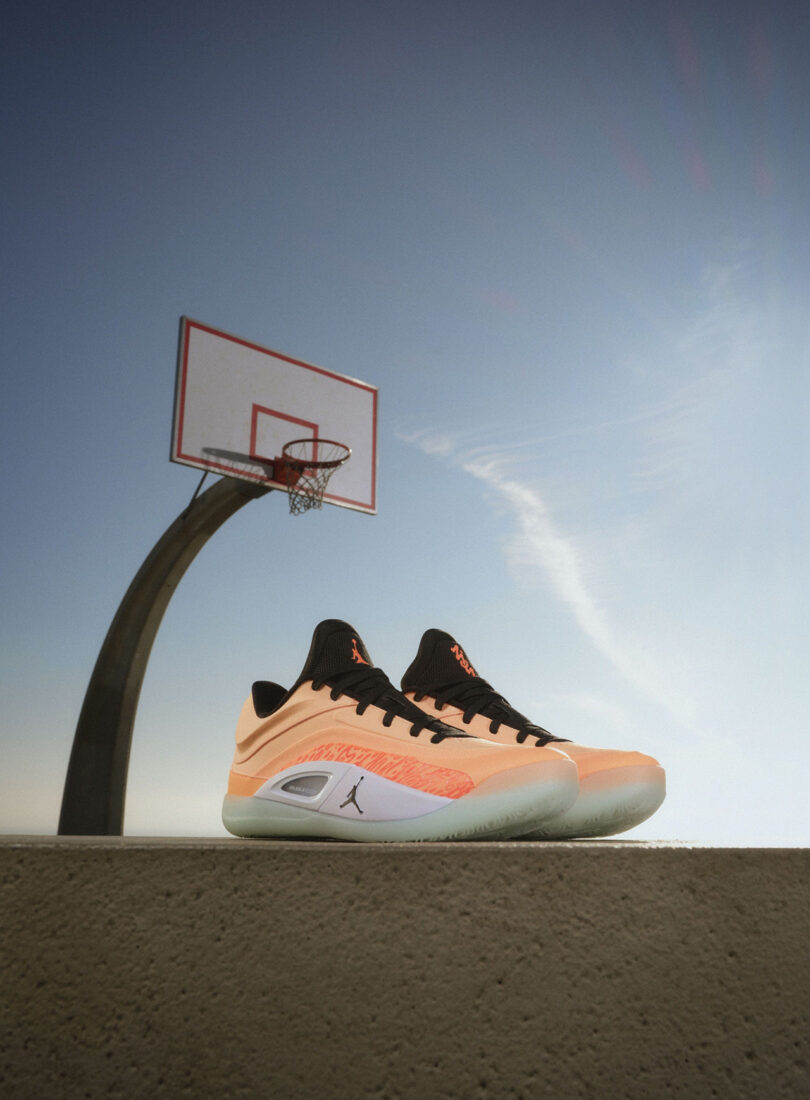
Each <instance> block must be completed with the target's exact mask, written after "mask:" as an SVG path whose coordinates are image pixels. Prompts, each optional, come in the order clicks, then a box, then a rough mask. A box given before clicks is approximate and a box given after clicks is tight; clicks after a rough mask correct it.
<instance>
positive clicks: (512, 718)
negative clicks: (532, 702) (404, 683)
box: [414, 676, 566, 745]
mask: <svg viewBox="0 0 810 1100" xmlns="http://www.w3.org/2000/svg"><path fill="white" fill-rule="evenodd" d="M426 695H430V696H431V697H432V698H434V699H435V700H436V705H437V706H438V707H442V706H444V705H445V703H450V704H452V705H453V706H457V707H461V708H462V709H463V712H464V713H463V719H464V721H465V722H470V721H472V719H473V717H474V716H475V715H476V714H483V715H484V717H485V718H489V719H490V723H489V732H490V733H497V732H498V730H499V729H500V728H501V726H502V725H506V726H509V727H510V728H512V729H516V730H517V731H518V732H517V735H516V737H515V741H516V742H517V743H518V744H520V745H522V744H523V743H524V742H525V741H526V740H527V739H528V738H530V737H533V738H535V745H547V744H549V742H550V741H565V740H566V739H565V738H564V737H555V735H554V734H553V733H549V731H548V730H546V729H543V727H542V726H538V725H536V724H535V723H534V722H530V721H529V719H528V718H526V716H525V715H523V714H521V713H520V712H519V711H517V710H515V708H514V707H513V706H512V705H511V704H510V703H508V702H507V700H506V699H504V697H503V696H502V695H499V694H498V692H497V691H496V690H495V689H494V688H493V687H492V685H491V684H489V683H487V681H486V680H483V679H482V678H481V677H480V676H473V677H471V678H470V679H469V680H465V681H463V682H462V683H459V682H458V681H457V680H455V681H453V682H452V683H449V684H448V683H437V684H422V685H420V687H419V689H418V690H417V691H416V692H415V693H414V699H415V700H416V702H419V700H420V699H424V698H425V696H426Z"/></svg>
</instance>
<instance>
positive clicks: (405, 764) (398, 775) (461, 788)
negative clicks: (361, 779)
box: [287, 742, 473, 798]
mask: <svg viewBox="0 0 810 1100" xmlns="http://www.w3.org/2000/svg"><path fill="white" fill-rule="evenodd" d="M309 760H335V761H339V762H341V763H345V764H356V765H357V767H358V768H365V769H366V771H370V772H375V773H376V774H377V775H381V776H382V777H383V779H392V780H393V781H394V782H395V783H402V785H403V786H405V787H413V788H414V789H415V790H417V791H425V792H426V793H427V794H437V795H440V796H441V797H443V798H461V796H462V795H464V794H467V793H468V791H471V790H472V787H473V781H472V779H470V777H469V776H468V775H467V774H466V772H460V771H456V770H455V769H453V768H437V767H435V766H434V765H433V764H421V763H420V762H419V761H418V760H413V759H411V758H410V757H408V756H398V755H397V754H396V753H392V752H375V751H374V750H372V749H364V748H361V747H360V746H359V745H346V744H343V743H341V742H332V743H331V744H328V745H317V746H316V747H315V748H314V749H311V750H310V751H309V752H308V753H306V754H305V755H304V756H299V757H298V758H297V759H296V760H294V761H293V762H292V765H287V766H288V767H290V766H294V765H295V764H304V763H306V762H307V761H309Z"/></svg>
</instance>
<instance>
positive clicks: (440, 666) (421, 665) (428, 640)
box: [402, 628, 478, 691]
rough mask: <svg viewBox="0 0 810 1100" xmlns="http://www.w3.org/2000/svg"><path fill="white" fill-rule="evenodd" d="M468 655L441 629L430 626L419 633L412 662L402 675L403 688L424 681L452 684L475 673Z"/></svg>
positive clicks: (425, 682) (414, 687)
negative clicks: (419, 636) (419, 638)
mask: <svg viewBox="0 0 810 1100" xmlns="http://www.w3.org/2000/svg"><path fill="white" fill-rule="evenodd" d="M477 675H478V674H477V672H476V671H475V669H474V668H473V666H472V664H471V663H470V660H469V658H468V657H467V654H466V653H465V652H464V650H463V649H462V648H461V646H460V645H459V644H458V642H457V641H456V639H455V638H454V637H453V636H452V635H451V634H448V633H446V631H444V630H436V629H434V628H431V629H430V630H426V631H425V633H424V634H423V635H422V641H421V642H420V643H419V651H418V652H417V654H416V657H415V658H414V661H413V664H412V665H411V666H410V668H409V669H408V671H407V672H406V673H405V675H404V676H403V677H402V690H403V691H414V690H416V689H418V688H419V687H421V686H422V685H423V684H453V683H456V682H459V683H461V682H462V681H464V680H469V679H470V678H471V677H472V676H477Z"/></svg>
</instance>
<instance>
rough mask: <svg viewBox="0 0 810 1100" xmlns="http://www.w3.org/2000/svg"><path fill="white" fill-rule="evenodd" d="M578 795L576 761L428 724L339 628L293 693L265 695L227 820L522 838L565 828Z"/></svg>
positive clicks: (240, 748) (240, 831)
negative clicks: (547, 826) (548, 826)
mask: <svg viewBox="0 0 810 1100" xmlns="http://www.w3.org/2000/svg"><path fill="white" fill-rule="evenodd" d="M577 791H578V783H577V770H576V767H575V766H574V765H573V764H572V763H571V761H570V760H569V759H568V757H567V756H566V755H565V754H564V753H561V752H557V751H556V749H553V748H548V749H542V750H539V751H538V753H537V754H535V755H533V756H532V757H529V756H528V755H527V754H526V753H525V752H524V751H523V750H522V749H520V748H517V747H515V746H511V747H510V746H505V745H493V744H492V743H491V741H485V740H481V739H479V738H477V737H473V736H470V735H468V734H466V733H462V732H460V731H459V730H457V729H454V728H453V727H451V726H448V725H445V724H444V723H443V722H440V721H439V720H438V719H437V718H433V717H431V716H430V715H427V714H425V713H424V711H422V710H421V709H420V708H419V707H417V706H415V705H414V704H413V703H412V702H410V701H409V700H407V699H406V698H405V697H404V696H403V695H402V694H401V693H400V692H399V691H397V689H396V688H395V687H394V686H393V684H391V683H390V681H389V680H388V678H387V677H386V675H385V673H384V672H383V671H382V670H381V669H379V668H375V667H374V665H373V664H372V662H371V658H370V657H369V655H368V651H367V650H366V648H365V646H364V645H363V643H362V641H361V640H360V636H359V635H358V633H357V631H355V630H354V629H353V628H352V627H351V626H349V624H348V623H344V622H341V621H340V620H338V619H327V620H326V621H325V622H322V623H321V624H320V625H319V626H318V627H316V629H315V633H314V635H313V638H312V645H311V647H310V651H309V656H308V657H307V660H306V663H305V665H304V669H303V671H302V673H301V675H300V676H299V677H298V680H297V681H296V683H295V684H294V685H293V686H292V688H291V689H290V690H289V691H285V689H284V688H282V687H279V685H278V684H272V683H268V682H265V681H260V682H258V683H255V684H254V685H253V689H252V691H251V694H250V696H249V698H248V699H247V701H246V702H245V705H244V707H243V708H242V713H241V715H240V717H239V722H238V725H237V728H236V753H235V755H234V760H233V766H232V768H231V774H230V780H229V782H228V793H227V794H226V796H225V800H224V803H223V807H222V820H223V822H224V824H225V827H226V828H227V829H228V830H229V831H230V832H232V833H234V834H235V835H236V836H245V837H251V836H252V837H269V836H274V837H285V836H286V837H289V836H297V837H300V836H313V837H333V838H335V839H338V840H371V841H375V840H398V841H402V840H446V839H451V838H456V837H457V838H464V837H481V836H502V835H506V836H513V835H514V834H515V833H520V832H525V831H527V830H529V829H532V828H537V827H539V826H540V825H541V823H542V822H543V821H544V820H545V819H546V818H548V817H556V816H557V815H558V814H559V813H561V812H562V811H563V810H565V809H566V807H568V806H570V805H571V804H572V803H573V802H574V800H575V798H576V796H577Z"/></svg>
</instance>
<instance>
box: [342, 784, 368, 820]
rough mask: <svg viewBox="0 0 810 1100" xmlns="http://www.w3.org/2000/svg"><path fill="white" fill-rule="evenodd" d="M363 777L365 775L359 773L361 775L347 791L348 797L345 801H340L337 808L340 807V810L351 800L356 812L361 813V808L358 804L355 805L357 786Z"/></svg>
mask: <svg viewBox="0 0 810 1100" xmlns="http://www.w3.org/2000/svg"><path fill="white" fill-rule="evenodd" d="M364 779H365V776H363V775H361V776H360V778H359V779H358V780H357V782H356V783H355V785H354V786H353V787H352V789H351V790H350V791H349V797H348V798H347V799H346V801H345V802H341V804H340V806H339V807H338V809H341V810H342V809H343V807H344V806H348V805H349V803H350V802H353V803H354V807H355V809H356V810H357V812H358V813H359V814H361V813H363V811H362V810H361V809H360V807H359V806H358V805H357V788H358V787H359V786H360V784H361V783H362V782H363V780H364Z"/></svg>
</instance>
